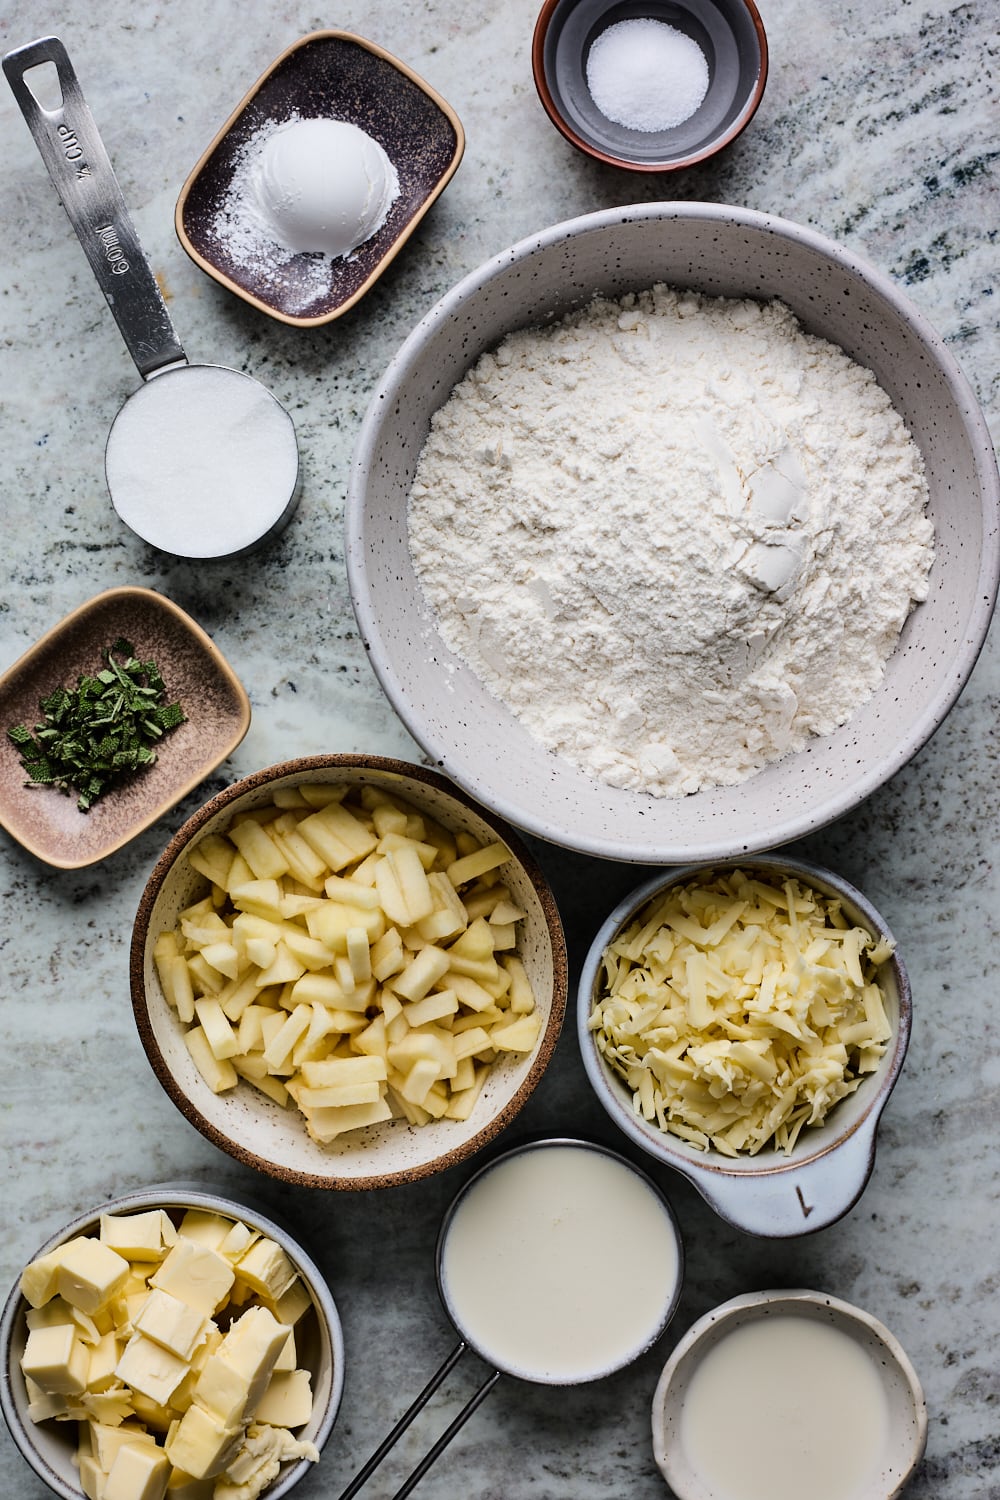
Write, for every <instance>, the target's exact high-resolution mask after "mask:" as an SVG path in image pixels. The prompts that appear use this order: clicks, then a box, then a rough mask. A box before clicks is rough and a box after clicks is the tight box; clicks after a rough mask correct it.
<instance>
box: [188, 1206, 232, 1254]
mask: <svg viewBox="0 0 1000 1500" xmlns="http://www.w3.org/2000/svg"><path fill="white" fill-rule="evenodd" d="M232 1222H233V1221H232V1220H231V1219H226V1218H223V1217H222V1215H221V1214H216V1213H212V1212H211V1210H210V1209H207V1208H189V1209H188V1210H187V1212H186V1213H185V1215H184V1217H183V1219H182V1220H181V1222H180V1228H179V1229H178V1231H177V1232H178V1234H179V1235H180V1236H181V1237H182V1238H183V1239H186V1240H197V1242H198V1244H199V1245H207V1246H208V1248H209V1250H218V1248H219V1246H220V1245H221V1244H222V1241H223V1240H224V1239H225V1238H226V1235H227V1234H228V1233H229V1231H230V1229H231V1228H232Z"/></svg>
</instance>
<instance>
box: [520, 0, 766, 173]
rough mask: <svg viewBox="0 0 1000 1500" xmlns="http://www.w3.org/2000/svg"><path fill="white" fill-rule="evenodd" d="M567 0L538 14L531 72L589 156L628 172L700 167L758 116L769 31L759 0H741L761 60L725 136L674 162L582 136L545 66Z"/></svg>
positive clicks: (565, 130)
mask: <svg viewBox="0 0 1000 1500" xmlns="http://www.w3.org/2000/svg"><path fill="white" fill-rule="evenodd" d="M564 3H565V0H545V3H544V4H543V6H542V8H541V10H540V11H539V13H538V19H537V20H536V22H535V29H534V32H533V34H532V39H531V71H532V74H533V76H534V80H535V88H536V90H537V92H538V97H539V99H540V100H541V103H542V107H543V108H544V110H545V113H546V114H547V115H548V117H549V119H550V120H551V121H552V123H553V125H554V126H555V127H556V129H557V130H558V131H559V132H560V133H561V134H562V135H564V136H565V137H566V139H567V140H568V141H569V143H570V145H571V146H576V147H577V149H578V150H580V151H583V152H584V153H585V154H586V155H587V156H592V157H593V158H594V159H595V160H596V161H602V162H606V163H607V164H608V166H612V167H619V168H621V169H622V170H623V171H627V172H645V173H652V172H660V173H662V172H681V171H684V170H685V169H686V168H688V167H693V166H697V164H698V163H699V162H703V161H707V160H708V159H709V158H710V157H713V156H715V155H717V154H718V152H720V151H722V150H723V149H724V148H725V147H726V146H728V145H730V144H731V142H732V141H734V140H735V139H736V138H737V136H739V135H742V133H743V131H744V130H745V129H746V127H747V126H748V125H749V124H750V121H751V120H752V119H753V117H754V115H755V114H756V113H757V110H758V109H759V107H760V104H761V101H762V99H763V98H764V90H765V88H766V87H767V74H768V65H769V56H768V45H767V33H766V32H765V30H764V22H763V20H762V19H761V15H760V11H759V10H758V9H757V6H756V4H755V0H739V3H740V4H741V5H742V6H743V7H744V9H745V10H746V12H747V15H748V17H749V19H750V22H751V24H752V26H753V29H754V31H755V33H756V36H757V46H758V49H759V52H760V61H759V65H758V69H757V78H756V81H755V83H754V86H753V89H752V90H751V92H750V93H749V95H748V96H747V98H746V99H745V100H744V102H743V105H742V107H741V108H740V111H739V113H738V114H737V116H736V118H735V119H734V120H733V122H732V124H731V125H730V126H729V128H728V129H727V130H725V131H723V132H722V134H721V135H718V136H716V137H715V139H714V140H712V141H709V142H708V143H707V144H706V145H705V146H703V147H702V148H701V150H699V151H691V152H688V153H687V154H686V155H685V156H680V157H677V158H676V159H675V160H672V161H656V162H639V161H630V160H629V158H628V157H627V156H615V154H614V153H613V152H611V151H604V150H602V149H601V148H600V147H599V146H595V145H594V143H593V142H592V141H588V140H587V139H586V137H585V136H582V135H580V134H579V133H578V132H577V131H575V130H574V129H573V127H572V125H570V123H569V121H568V120H567V119H566V118H565V116H564V115H563V114H562V113H561V111H560V109H559V107H558V105H557V104H556V101H555V96H554V94H553V92H552V89H551V88H550V86H549V80H548V74H547V72H546V68H545V43H546V39H547V37H548V32H549V26H550V24H551V22H552V17H553V15H554V13H555V11H556V10H557V9H558V8H559V6H560V5H562V4H564Z"/></svg>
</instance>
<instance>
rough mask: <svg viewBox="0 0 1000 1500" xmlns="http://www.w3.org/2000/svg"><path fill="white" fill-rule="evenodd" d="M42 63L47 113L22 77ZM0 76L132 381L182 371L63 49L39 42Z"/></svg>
mask: <svg viewBox="0 0 1000 1500" xmlns="http://www.w3.org/2000/svg"><path fill="white" fill-rule="evenodd" d="M42 63H54V64H55V67H56V71H57V74H58V78H59V88H60V90H61V93H62V100H61V103H60V104H59V105H58V106H57V107H56V108H54V109H48V108H43V107H42V105H41V104H40V103H39V102H38V100H37V99H36V98H35V95H34V94H33V93H32V91H31V87H30V85H29V83H28V82H27V81H26V80H25V77H24V75H25V73H27V72H28V71H29V70H30V69H31V68H36V67H38V66H39V65H41V64H42ZM3 70H4V72H5V73H6V75H7V81H8V83H9V84H10V86H11V89H12V90H13V93H14V98H15V99H16V100H17V103H18V106H19V108H20V110H21V113H22V114H23V115H24V118H25V120H26V121H27V123H28V128H29V130H30V131H31V133H32V135H33V136H34V138H35V144H36V145H37V147H38V149H39V151H40V152H41V155H42V160H43V161H44V162H45V165H46V167H47V168H48V171H49V176H50V177H51V178H52V181H53V183H54V184H55V187H56V191H57V192H58V194H59V197H60V198H61V199H62V205H63V208H65V210H66V212H67V214H68V215H69V220H70V223H71V224H72V225H73V228H74V229H75V230H76V233H77V237H78V238H79V241H80V244H81V245H82V246H83V248H84V251H85V252H86V256H87V259H88V260H89V262H90V266H91V270H92V271H93V273H94V275H95V276H96V277H97V282H98V285H99V286H100V288H101V291H102V292H103V293H104V295H105V297H106V298H107V302H108V306H109V307H110V309H111V311H112V313H113V314H114V318H115V321H116V322H117V324H118V328H119V330H120V332H121V335H122V338H123V339H124V340H125V345H126V347H127V349H128V351H129V353H130V354H131V356H132V358H133V360H134V361H135V366H136V369H137V370H138V371H139V374H140V375H141V376H142V378H143V379H144V380H145V379H147V378H148V376H150V375H153V374H155V373H156V371H157V370H161V369H163V368H164V367H165V366H167V365H176V364H185V363H186V362H187V361H186V357H185V354H184V350H183V349H182V348H181V346H180V343H179V342H178V339H177V335H176V333H175V332H174V329H173V325H172V324H171V321H170V315H169V313H168V312H167V308H166V304H165V303H164V301H163V298H162V296H161V295H160V289H159V287H158V286H157V284H156V278H155V277H154V275H153V273H152V271H151V269H150V267H149V264H148V263H147V261H146V257H145V255H144V254H143V250H142V246H141V245H140V243H139V236H138V235H137V234H136V231H135V226H134V225H133V223H132V220H131V218H130V217H129V212H128V209H127V208H126V206H125V199H124V198H123V197H122V192H121V188H120V187H119V186H118V180H117V178H116V177H115V173H114V168H113V167H112V165H111V160H110V158H109V156H108V153H107V151H106V150H105V149H104V143H103V141H102V140H101V137H100V134H99V133H98V129H97V126H96V125H95V124H94V119H93V116H92V115H91V113H90V110H89V109H88V108H87V103H86V100H85V99H84V97H83V91H82V89H81V88H80V84H79V81H78V79H77V76H76V73H75V72H74V71H73V65H72V63H71V62H70V60H69V55H68V53H67V51H66V48H65V47H64V46H63V44H62V42H61V41H60V40H59V38H58V37H55V36H45V37H40V38H39V39H38V40H37V41H34V42H29V43H28V44H27V46H24V47H18V48H16V49H15V50H14V51H13V52H8V53H7V55H6V56H5V57H4V59H3Z"/></svg>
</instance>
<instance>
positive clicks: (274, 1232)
mask: <svg viewBox="0 0 1000 1500" xmlns="http://www.w3.org/2000/svg"><path fill="white" fill-rule="evenodd" d="M159 1209H162V1210H164V1211H165V1212H166V1213H167V1214H168V1215H169V1217H170V1218H171V1220H172V1221H174V1223H175V1225H176V1224H177V1223H179V1222H180V1220H181V1218H182V1217H183V1215H184V1214H185V1213H186V1212H187V1211H188V1210H189V1209H190V1210H194V1211H195V1212H196V1213H198V1214H200V1215H219V1216H221V1217H222V1218H225V1219H231V1220H232V1221H234V1223H239V1224H242V1225H244V1226H245V1227H246V1228H247V1229H248V1230H250V1231H251V1232H252V1233H253V1234H256V1235H258V1236H263V1237H264V1238H265V1239H267V1240H271V1241H273V1242H274V1243H275V1244H276V1245H277V1246H278V1247H279V1248H280V1249H281V1250H282V1251H283V1252H284V1254H285V1256H286V1257H287V1260H288V1261H289V1262H290V1263H291V1267H292V1268H293V1269H294V1270H295V1272H296V1273H297V1277H298V1281H299V1283H300V1284H301V1287H302V1288H303V1289H304V1291H305V1292H306V1293H307V1294H308V1304H307V1305H306V1304H305V1299H302V1303H301V1304H300V1305H301V1306H304V1311H302V1312H301V1313H300V1316H299V1317H298V1318H297V1320H296V1321H295V1322H294V1324H293V1328H294V1339H295V1352H296V1361H297V1364H298V1366H299V1367H300V1368H305V1369H307V1370H308V1371H309V1373H310V1376H311V1389H312V1414H311V1416H310V1418H309V1421H308V1422H307V1423H306V1424H305V1426H304V1427H301V1428H296V1429H295V1431H294V1436H295V1437H296V1438H298V1439H300V1440H302V1441H306V1442H309V1443H312V1444H314V1445H315V1447H316V1448H317V1449H319V1450H322V1448H323V1445H324V1443H325V1442H326V1441H327V1439H328V1438H329V1436H330V1433H331V1431H332V1429H333V1425H334V1423H335V1421H336V1418H337V1412H338V1410H339V1408H340V1401H341V1396H342V1395H343V1390H344V1338H343V1333H342V1331H341V1325H340V1316H339V1314H338V1312H337V1305H336V1303H335V1301H334V1299H333V1296H332V1294H331V1292H330V1289H329V1287H328V1286H327V1284H326V1282H325V1280H324V1279H323V1275H322V1273H321V1272H320V1270H319V1268H318V1267H317V1265H316V1264H315V1262H314V1261H313V1259H312V1257H311V1256H310V1255H309V1254H308V1252H307V1251H306V1250H305V1248H304V1247H303V1246H302V1245H301V1244H300V1243H299V1242H298V1240H297V1239H296V1238H295V1237H294V1236H293V1235H292V1234H291V1233H290V1232H289V1231H288V1230H287V1229H286V1228H285V1227H284V1226H283V1225H282V1224H279V1223H276V1222H275V1221H274V1220H273V1219H271V1218H270V1217H269V1216H268V1215H267V1214H265V1213H263V1212H262V1211H261V1210H259V1209H257V1208H255V1207H254V1206H253V1205H252V1204H250V1203H249V1202H244V1201H243V1200H241V1199H236V1198H230V1197H228V1196H225V1195H223V1194H220V1193H216V1192H213V1191H212V1190H211V1189H209V1188H205V1187H203V1186H201V1185H199V1184H197V1183H187V1182H169V1183H162V1184H156V1185H152V1186H150V1187H146V1188H138V1189H136V1190H134V1191H132V1192H128V1193H123V1194H121V1195H120V1196H118V1197H115V1198H109V1199H108V1200H107V1202H104V1203H101V1204H99V1205H98V1206H97V1207H95V1208H93V1209H89V1210H87V1211H85V1212H83V1213H80V1214H78V1215H76V1217H75V1218H73V1219H71V1220H70V1222H69V1223H68V1224H66V1225H65V1226H64V1227H63V1228H62V1229H60V1230H59V1232H58V1233H57V1234H54V1235H53V1236H52V1237H51V1238H50V1239H48V1240H47V1241H46V1242H45V1244H43V1245H41V1246H40V1247H39V1248H38V1249H37V1250H35V1251H33V1252H32V1253H30V1254H29V1255H27V1256H26V1257H25V1264H27V1263H28V1262H29V1261H33V1260H35V1259H37V1258H38V1257H40V1256H42V1255H47V1254H49V1253H50V1252H51V1251H53V1250H55V1249H56V1248H57V1247H58V1246H60V1245H63V1244H65V1243H66V1242H67V1241H69V1240H72V1239H74V1238H76V1237H77V1236H84V1237H86V1238H88V1239H93V1238H97V1237H98V1235H99V1231H100V1223H101V1217H102V1215H105V1214H112V1215H133V1214H148V1213H150V1212H152V1211H154V1210H159ZM238 1310H239V1309H237V1311H238ZM28 1312H29V1304H28V1302H27V1301H26V1299H25V1298H24V1296H23V1295H22V1294H21V1291H20V1280H19V1281H18V1283H17V1284H15V1285H14V1287H13V1288H12V1289H11V1291H10V1293H9V1295H8V1297H7V1301H6V1304H5V1306H4V1310H3V1317H2V1321H0V1405H2V1409H3V1415H4V1420H5V1421H6V1423H7V1426H8V1428H9V1430H10V1434H11V1437H12V1438H13V1439H14V1442H15V1443H16V1445H17V1447H18V1449H19V1450H20V1452H21V1454H22V1456H23V1458H24V1459H25V1461H26V1462H27V1463H28V1464H30V1466H31V1467H32V1468H33V1469H34V1471H35V1473H36V1474H37V1475H38V1477H39V1479H41V1480H42V1481H43V1482H44V1483H45V1484H46V1485H48V1487H49V1489H50V1490H51V1491H52V1492H53V1494H56V1495H59V1496H60V1497H61V1500H84V1490H83V1488H82V1487H81V1479H80V1470H79V1467H78V1463H77V1426H78V1424H77V1422H75V1421H54V1420H48V1421H43V1422H35V1421H33V1420H32V1418H31V1416H30V1415H29V1413H28V1404H29V1396H28V1392H27V1387H26V1384H25V1378H24V1375H23V1374H22V1371H21V1357H22V1355H23V1353H24V1348H25V1343H26V1340H27V1336H28V1326H27V1321H26V1319H27V1315H28ZM290 1316H291V1315H289V1314H287V1313H286V1317H288V1318H289V1320H290ZM151 1430H154V1429H152V1428H151ZM161 1438H162V1434H161ZM320 1462H322V1457H321V1458H320ZM313 1467H314V1463H313V1461H312V1460H310V1459H308V1458H298V1459H295V1460H293V1461H291V1462H286V1463H283V1464H282V1465H281V1468H280V1471H279V1473H278V1474H277V1476H276V1477H275V1478H274V1479H273V1480H272V1481H271V1482H270V1483H269V1484H268V1485H267V1486H266V1488H265V1489H264V1490H263V1492H262V1493H263V1495H264V1497H265V1500H281V1497H282V1496H284V1495H287V1494H288V1493H289V1492H290V1491H291V1490H292V1489H293V1488H294V1487H295V1485H296V1484H297V1483H298V1482H299V1480H300V1479H302V1478H303V1477H304V1476H305V1474H307V1473H308V1472H309V1470H310V1469H312V1468H313ZM209 1484H210V1481H209Z"/></svg>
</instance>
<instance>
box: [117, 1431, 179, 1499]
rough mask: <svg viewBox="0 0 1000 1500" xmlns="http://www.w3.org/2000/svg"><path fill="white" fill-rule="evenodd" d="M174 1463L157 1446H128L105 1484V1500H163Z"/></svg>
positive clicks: (137, 1444) (133, 1444)
mask: <svg viewBox="0 0 1000 1500" xmlns="http://www.w3.org/2000/svg"><path fill="white" fill-rule="evenodd" d="M169 1478H170V1460H169V1459H168V1458H167V1455H166V1454H165V1453H164V1452H163V1450H162V1448H158V1447H157V1446H156V1444H155V1443H126V1444H124V1445H123V1446H122V1447H121V1448H119V1450H118V1453H117V1456H116V1458H115V1461H114V1463H113V1464H112V1465H111V1471H110V1473H109V1474H108V1477H107V1479H106V1481H105V1484H104V1496H103V1500H163V1496H164V1494H165V1493H166V1489H167V1480H168V1479H169Z"/></svg>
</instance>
